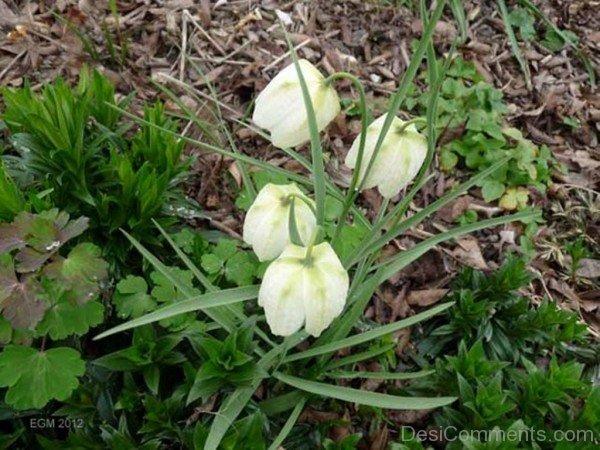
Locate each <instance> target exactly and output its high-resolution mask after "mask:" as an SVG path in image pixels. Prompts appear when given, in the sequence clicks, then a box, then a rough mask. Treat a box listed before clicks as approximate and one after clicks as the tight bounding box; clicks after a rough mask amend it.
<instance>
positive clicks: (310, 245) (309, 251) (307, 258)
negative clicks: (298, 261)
mask: <svg viewBox="0 0 600 450" xmlns="http://www.w3.org/2000/svg"><path fill="white" fill-rule="evenodd" d="M320 232H321V227H319V226H317V228H315V231H313V234H312V236H311V237H310V241H309V242H308V245H307V246H306V254H305V256H304V263H305V264H306V265H310V264H311V263H312V251H313V247H314V246H315V243H316V242H317V237H318V236H319V233H320Z"/></svg>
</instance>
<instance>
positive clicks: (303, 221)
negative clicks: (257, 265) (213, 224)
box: [243, 183, 316, 261]
mask: <svg viewBox="0 0 600 450" xmlns="http://www.w3.org/2000/svg"><path fill="white" fill-rule="evenodd" d="M291 194H294V195H298V196H302V197H304V198H306V196H305V195H304V194H303V193H302V191H301V190H300V188H298V186H297V185H296V184H294V183H292V184H288V185H276V184H267V185H266V186H265V187H263V188H262V189H261V190H260V192H259V193H258V195H257V197H256V200H255V201H254V203H253V204H252V206H251V207H250V209H249V210H248V212H247V213H246V218H245V220H244V231H243V235H244V236H243V237H244V242H246V243H248V244H249V245H251V246H252V249H253V250H254V253H256V256H257V257H258V259H259V260H260V261H269V260H272V259H275V258H277V257H278V256H279V255H280V254H281V252H282V251H283V249H284V248H285V246H286V245H287V244H289V243H290V235H289V214H290V205H291V202H290V203H288V204H284V203H282V201H283V200H285V199H287V198H288V197H289V196H290V195H291ZM309 201H310V202H311V203H313V205H314V202H312V200H309ZM295 213H296V224H297V225H298V231H299V233H300V236H301V238H302V239H303V241H305V242H306V241H307V240H308V239H309V238H310V236H312V233H313V231H314V229H315V227H316V218H315V216H314V214H313V212H312V210H311V209H310V208H309V207H308V205H306V204H305V203H304V202H303V201H302V200H300V199H296V200H295Z"/></svg>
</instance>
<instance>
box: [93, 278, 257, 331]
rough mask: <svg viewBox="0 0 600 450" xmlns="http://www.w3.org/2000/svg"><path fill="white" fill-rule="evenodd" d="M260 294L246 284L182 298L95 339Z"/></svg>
mask: <svg viewBox="0 0 600 450" xmlns="http://www.w3.org/2000/svg"><path fill="white" fill-rule="evenodd" d="M257 295H258V286H244V287H241V288H233V289H227V290H224V291H218V292H210V293H207V294H202V295H197V296H195V297H191V298H188V299H186V300H182V301H180V302H177V303H174V304H172V305H169V306H165V307H164V308H160V309H157V310H156V311H153V312H151V313H149V314H146V315H144V316H142V317H138V318H137V319H133V320H130V321H129V322H125V323H123V324H121V325H118V326H116V327H114V328H111V329H110V330H107V331H105V332H104V333H101V334H99V335H98V336H96V337H95V338H94V340H98V339H103V338H105V337H107V336H111V335H113V334H116V333H120V332H121V331H125V330H130V329H132V328H136V327H140V326H142V325H147V324H149V323H153V322H158V321H160V320H163V319H168V318H170V317H174V316H177V315H179V314H184V313H188V312H192V311H199V310H202V311H204V310H206V309H210V308H216V307H217V306H224V305H232V304H234V303H239V302H243V301H246V300H252V299H255V298H256V296H257Z"/></svg>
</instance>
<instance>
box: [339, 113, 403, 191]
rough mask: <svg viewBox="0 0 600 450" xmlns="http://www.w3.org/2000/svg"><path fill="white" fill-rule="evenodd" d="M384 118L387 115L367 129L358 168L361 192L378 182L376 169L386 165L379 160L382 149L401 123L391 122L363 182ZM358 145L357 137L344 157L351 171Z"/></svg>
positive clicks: (398, 121) (355, 159) (358, 137)
mask: <svg viewBox="0 0 600 450" xmlns="http://www.w3.org/2000/svg"><path fill="white" fill-rule="evenodd" d="M386 117H387V114H384V115H383V116H380V117H379V118H377V119H376V120H375V121H373V122H372V123H371V124H370V125H369V127H368V128H367V137H366V139H365V148H364V151H363V160H362V163H361V166H360V173H359V178H358V182H359V184H360V183H362V189H363V190H364V189H371V188H372V187H375V186H376V185H377V184H378V180H379V179H380V177H378V175H377V173H378V167H380V166H381V165H384V164H386V162H385V161H384V160H382V158H381V152H382V150H383V147H384V146H385V145H386V144H387V143H388V142H389V140H390V137H391V136H393V129H394V128H395V127H396V126H398V124H401V123H402V121H401V120H400V119H398V118H397V117H395V118H394V120H393V121H392V126H391V127H390V129H389V130H388V132H387V133H386V135H385V138H384V140H383V143H382V146H381V148H380V150H379V152H378V154H377V158H376V160H375V162H374V163H373V164H372V167H371V170H370V171H369V176H368V177H367V179H366V180H365V181H364V182H363V179H364V176H365V173H366V171H367V168H368V167H369V164H370V161H371V159H372V158H373V153H374V151H375V146H376V145H377V141H378V140H379V135H380V134H381V130H382V128H383V124H384V122H385V118H386ZM359 145H360V135H358V136H357V137H356V139H355V140H354V142H353V143H352V147H351V148H350V151H349V152H348V155H347V156H346V161H345V163H346V166H348V167H350V168H351V169H353V168H355V167H356V162H357V159H358V148H359Z"/></svg>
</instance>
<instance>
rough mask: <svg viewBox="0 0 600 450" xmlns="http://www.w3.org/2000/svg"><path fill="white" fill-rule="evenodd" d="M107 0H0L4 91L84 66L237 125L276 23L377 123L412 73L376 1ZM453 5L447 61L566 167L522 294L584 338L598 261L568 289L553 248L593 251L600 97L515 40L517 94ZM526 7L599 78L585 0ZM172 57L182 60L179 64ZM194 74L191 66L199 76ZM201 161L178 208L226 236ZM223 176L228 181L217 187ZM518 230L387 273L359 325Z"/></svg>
mask: <svg viewBox="0 0 600 450" xmlns="http://www.w3.org/2000/svg"><path fill="white" fill-rule="evenodd" d="M98 3H101V4H102V5H103V6H100V5H99V4H98ZM105 3H107V2H94V1H92V0H81V1H70V0H59V1H56V2H54V1H30V2H28V1H10V0H0V84H2V85H5V86H14V87H16V86H21V85H22V84H23V83H24V81H25V79H29V80H30V82H31V84H32V85H33V86H36V87H38V88H39V87H41V86H42V85H43V84H44V83H45V82H47V81H49V80H52V79H54V78H55V77H56V76H59V75H60V76H63V77H65V78H67V79H75V78H76V76H77V73H78V71H79V69H80V67H81V66H82V65H84V64H88V65H91V66H95V67H98V68H99V69H100V70H102V71H103V72H104V73H106V74H107V75H108V76H110V78H111V79H112V80H113V81H114V82H115V83H116V84H117V87H118V89H119V91H121V92H123V93H128V92H131V91H133V90H135V91H136V93H137V99H138V101H140V102H141V101H145V100H150V99H154V98H155V97H157V96H159V93H158V90H157V88H156V87H155V86H154V85H153V84H152V82H151V81H156V82H158V83H164V84H165V85H166V86H168V87H169V88H171V89H174V90H176V91H177V92H179V93H180V94H181V98H182V100H183V101H184V102H186V104H187V105H188V106H190V107H191V108H195V109H197V110H198V114H204V112H203V110H202V105H201V104H200V103H199V102H198V101H197V100H195V99H193V98H191V97H190V96H189V95H188V94H186V93H185V92H184V91H183V90H181V89H178V87H177V81H178V80H179V81H182V82H185V83H187V84H189V85H191V86H193V87H194V88H196V89H197V90H198V91H200V92H204V93H206V92H208V91H207V89H206V85H205V82H206V80H208V81H210V82H211V83H214V85H215V87H216V89H217V91H218V92H219V98H220V101H221V103H222V104H223V107H222V108H223V114H224V115H225V117H228V118H232V117H234V118H237V117H241V116H243V114H244V113H245V111H246V109H247V108H248V105H249V104H250V102H251V100H252V99H253V98H254V97H255V95H256V93H257V92H258V91H260V90H261V89H262V88H263V87H264V86H265V85H266V83H267V82H268V81H269V79H270V78H271V77H272V76H273V75H274V74H275V73H277V71H278V70H280V69H281V68H282V67H284V66H285V65H287V64H288V63H289V58H288V57H287V56H286V51H287V48H286V44H285V41H284V40H283V37H282V34H281V32H280V31H279V30H278V21H279V20H282V21H283V22H284V23H286V24H287V25H288V29H289V31H290V33H291V37H292V40H293V43H294V44H295V45H296V46H297V48H298V53H299V54H300V55H301V57H303V58H306V59H308V60H310V61H312V62H313V63H315V64H317V65H318V66H319V67H320V68H321V70H322V71H323V72H325V73H334V72H337V71H349V72H352V73H353V74H356V75H357V76H359V77H360V78H361V79H362V80H363V81H364V83H365V85H366V87H367V91H368V96H369V98H370V99H371V100H372V101H373V102H374V104H376V105H378V106H377V109H380V110H383V109H384V108H385V105H386V99H387V98H388V97H389V95H390V93H392V92H394V91H395V90H396V89H397V85H398V81H399V79H400V77H401V76H402V74H403V72H404V70H405V69H406V67H407V65H408V63H409V61H410V57H411V41H412V40H413V39H417V38H418V37H419V35H420V32H421V30H422V25H421V24H420V22H419V20H418V19H417V18H416V17H415V15H414V14H413V13H412V12H411V11H409V10H408V9H407V8H405V7H400V8H390V7H386V6H382V5H384V4H385V3H386V2H383V1H378V2H376V1H371V2H365V1H362V0H349V1H348V0H347V1H341V0H340V1H326V0H322V1H293V0H292V1H274V0H262V1H255V0H229V1H224V0H219V1H209V0H201V1H193V0H164V1H158V0H156V1H151V0H147V1H119V2H118V6H119V20H118V27H117V20H116V19H115V18H114V17H113V16H112V14H111V12H110V11H109V9H108V7H107V6H105ZM508 3H509V7H510V6H511V5H510V3H511V2H508ZM463 4H464V6H465V9H466V14H467V17H468V21H469V33H468V39H467V42H466V43H465V44H464V45H463V46H462V48H460V52H461V53H462V55H463V57H464V58H465V59H467V60H470V61H472V62H473V63H474V64H475V65H476V67H477V69H478V71H479V72H480V73H481V74H482V75H483V76H484V77H485V78H486V80H487V81H489V82H490V83H493V84H494V85H495V86H496V87H497V88H500V89H502V91H503V93H504V100H505V102H506V103H507V105H508V107H509V111H510V116H509V119H510V122H511V124H512V125H513V126H516V127H517V128H519V129H520V130H522V131H523V133H524V135H525V136H526V137H527V138H528V139H531V140H532V141H533V142H535V143H536V144H538V145H542V144H545V145H547V146H548V147H549V148H550V149H551V151H552V153H553V155H554V156H555V157H556V158H557V159H558V160H559V161H560V162H561V163H563V164H564V165H565V167H566V168H567V169H568V170H567V172H566V173H562V174H556V176H555V183H554V185H553V186H552V187H551V188H550V189H549V191H548V193H547V195H546V196H545V197H541V196H538V197H540V198H537V204H538V206H541V207H543V208H544V211H545V213H546V219H547V220H548V222H547V224H545V225H544V226H543V227H541V230H540V233H539V236H538V239H537V245H538V248H539V249H540V252H541V253H540V256H539V257H538V258H536V260H535V261H534V262H533V263H532V264H531V268H532V270H534V271H536V272H537V273H538V274H540V275H542V276H541V279H540V281H539V282H538V283H537V284H536V286H534V287H532V296H533V298H534V300H535V301H537V300H539V299H540V298H541V297H543V296H549V297H551V298H553V299H555V300H557V301H559V302H560V303H561V304H562V305H563V306H564V307H565V308H569V309H573V310H577V311H579V312H580V314H581V317H582V319H584V320H586V322H587V323H588V324H589V325H590V328H591V330H592V331H593V332H594V333H596V335H597V336H598V335H600V286H599V284H598V279H599V276H600V273H599V272H600V269H599V268H598V265H597V261H596V262H594V261H595V260H593V259H592V258H589V259H591V262H590V261H586V262H585V264H584V268H583V269H582V270H581V273H580V278H579V280H578V282H576V283H573V282H572V280H571V279H569V278H568V277H566V276H565V273H566V267H567V266H568V261H566V260H565V255H564V244H565V242H567V241H568V240H570V239H574V238H577V237H578V236H585V237H586V239H587V245H588V246H589V247H590V249H591V250H593V252H594V253H595V255H596V257H597V256H598V255H599V254H600V243H599V241H600V239H599V238H598V237H599V236H600V193H599V191H600V170H599V169H600V147H599V146H598V135H599V131H600V126H599V124H600V92H598V90H597V89H596V90H593V89H592V88H591V86H590V84H589V80H588V75H587V73H586V71H585V68H584V67H583V66H582V64H581V63H580V61H579V60H578V59H577V58H576V56H575V55H574V54H573V52H572V51H571V50H567V49H565V50H562V51H559V52H556V53H552V52H550V51H548V50H547V49H545V48H544V47H542V46H541V45H539V44H538V43H537V42H528V43H521V48H522V51H523V54H524V56H525V58H526V59H527V61H528V64H529V67H530V70H531V74H532V85H533V88H532V90H531V91H528V90H527V87H526V84H525V80H524V78H523V75H522V73H521V71H520V69H519V66H518V64H517V62H516V60H515V58H514V56H513V53H512V51H511V48H510V46H509V43H508V40H507V37H506V34H505V31H504V25H503V22H502V20H501V17H500V16H499V13H498V10H497V8H496V7H495V6H494V5H495V2H481V1H473V0H466V1H464V2H463ZM536 4H538V6H539V7H540V9H541V10H542V11H543V12H544V13H545V14H546V15H547V16H548V17H550V18H551V20H552V21H553V22H554V23H556V24H557V25H558V26H560V27H561V28H568V29H570V30H571V31H573V32H575V33H576V34H577V35H578V37H579V39H580V41H581V46H582V48H583V52H584V53H585V54H586V55H588V57H589V59H590V60H591V61H592V63H593V64H595V66H596V67H599V66H600V31H598V30H600V14H599V13H598V11H600V2H599V1H587V2H570V1H566V0H564V1H561V0H541V1H538V2H536ZM448 11H449V10H448ZM453 23H454V22H453V21H452V17H451V16H450V15H449V14H448V13H447V14H446V15H445V17H444V18H443V20H442V21H441V22H440V23H439V24H438V27H437V29H436V33H435V45H436V49H437V50H438V52H443V51H444V50H446V49H447V47H448V44H449V43H450V42H451V41H452V39H453V38H454V37H455V36H456V35H457V33H458V31H457V29H456V27H455V25H453ZM76 30H77V32H76ZM105 30H108V34H110V35H111V36H113V39H114V44H115V45H116V46H117V48H118V51H117V53H119V47H121V46H125V45H124V44H126V47H127V49H126V52H125V53H126V57H125V60H124V61H121V60H120V58H119V57H117V58H116V59H115V58H113V57H111V56H110V55H109V52H108V51H107V43H106V42H107V41H106V37H105V36H106V32H105ZM78 33H80V35H78ZM81 35H83V36H85V38H83V39H82V37H81ZM86 42H88V44H89V43H90V42H91V43H92V44H93V47H95V48H97V50H96V51H97V52H98V55H91V54H90V52H89V51H88V49H87V48H88V44H86ZM184 53H186V54H187V55H188V58H182V54H184ZM195 67H199V68H201V70H202V72H203V73H204V74H205V78H203V77H201V76H199V74H198V72H197V70H196V69H195ZM596 71H597V72H598V70H596ZM338 87H339V90H340V92H342V93H343V96H344V97H351V96H352V95H353V91H352V87H351V86H350V85H349V84H344V83H340V84H339V85H338ZM170 106H172V107H175V105H172V104H171V105H170ZM213 106H214V105H213ZM565 119H576V120H578V121H579V124H580V125H579V126H578V127H577V128H571V127H569V126H567V125H565V124H564V123H563V121H564V120H565ZM357 129H358V123H357V121H356V119H353V118H350V117H347V118H343V117H340V118H338V119H337V120H336V122H335V123H334V124H333V125H332V126H331V127H330V129H329V131H328V133H327V136H326V140H327V146H326V148H328V149H329V150H330V152H331V156H332V158H331V160H330V162H329V164H328V169H329V171H330V173H331V175H332V176H333V177H334V179H335V180H336V181H337V182H339V183H340V184H342V185H343V184H344V183H345V182H347V179H348V172H347V171H345V170H344V168H343V165H342V164H341V163H340V161H342V160H343V157H344V156H345V153H346V152H347V150H348V148H349V146H350V144H351V142H352V140H353V139H354V137H355V135H356V131H357ZM236 131H237V138H238V141H239V142H238V145H239V147H240V148H241V149H242V150H243V151H244V152H246V153H249V154H252V155H255V156H261V157H263V158H265V159H268V160H269V161H271V162H273V163H275V164H277V165H281V166H283V167H287V168H291V169H296V168H297V167H296V165H295V163H293V162H292V161H290V160H289V158H287V157H285V155H283V154H282V153H281V152H279V151H276V150H275V149H273V148H271V147H269V146H268V145H267V144H266V143H265V142H264V141H262V140H260V138H258V137H257V136H255V135H253V133H251V132H248V131H247V130H236ZM221 137H222V138H223V139H224V137H223V136H221ZM224 142H225V141H224ZM190 151H191V152H196V153H198V152H199V151H198V150H197V149H190ZM199 156H200V158H199V160H198V164H197V166H196V167H195V174H194V177H193V183H192V185H191V186H190V190H189V193H190V195H191V196H193V197H195V198H196V199H197V200H198V201H199V202H200V203H201V204H202V205H203V206H204V207H205V208H206V209H207V210H208V211H209V212H210V213H211V214H212V216H213V218H214V220H215V223H216V224H219V226H221V227H222V229H225V230H227V229H231V230H233V231H239V230H240V224H241V219H242V218H243V216H242V214H241V213H240V211H238V210H237V208H236V207H235V205H234V201H235V194H234V193H233V190H232V180H233V184H235V183H239V182H240V177H239V170H238V168H237V166H236V164H235V163H233V161H231V160H227V159H224V158H222V157H217V156H215V155H207V154H205V153H200V155H199ZM226 173H227V174H229V175H230V176H227V177H224V176H223V174H226ZM454 177H455V175H445V174H436V177H435V179H434V181H433V182H432V183H431V185H430V187H428V188H427V189H426V190H425V192H424V193H423V194H422V195H421V197H420V198H419V199H417V202H416V204H417V205H422V204H425V203H427V202H430V201H432V200H434V199H435V198H437V197H438V196H440V195H441V194H443V193H444V192H445V191H446V190H447V189H448V188H449V187H450V186H451V185H452V184H453V183H454V182H455V181H456V180H455V179H454ZM471 195H472V196H473V197H463V198H462V199H458V200H457V201H456V202H455V203H454V204H452V205H450V206H449V207H448V209H447V210H446V211H445V212H444V214H443V215H438V216H436V217H434V218H432V220H431V221H430V222H429V224H428V225H427V226H426V227H423V228H419V229H418V230H414V231H413V232H411V233H408V234H407V235H406V236H404V237H402V238H401V239H398V240H397V241H396V242H394V243H393V244H392V245H391V246H390V248H389V249H388V250H389V251H391V252H397V251H401V250H402V249H404V248H407V247H410V246H411V245H413V244H414V243H415V242H417V241H419V240H421V239H423V238H424V237H427V236H428V235H429V234H430V233H434V232H439V231H440V230H443V229H447V228H448V227H450V226H451V224H449V223H447V222H445V221H444V220H443V217H448V216H454V217H457V216H458V215H460V214H461V213H462V212H463V211H464V210H465V208H466V207H467V206H470V207H473V205H475V206H474V207H476V208H478V210H479V211H480V212H481V213H482V214H483V215H484V216H485V215H488V216H494V215H498V214H501V213H502V211H501V210H500V209H499V208H496V207H495V206H493V205H487V204H485V203H484V202H483V201H482V199H481V198H479V197H478V196H477V193H476V192H475V193H472V194H471ZM378 201H379V200H378V198H376V196H372V195H370V194H369V193H367V194H366V195H365V196H363V202H364V205H365V206H367V207H370V208H372V209H373V210H376V209H377V208H378V206H379V205H378ZM520 232H521V230H520V228H519V227H518V226H514V225H509V226H506V227H505V228H504V229H503V230H502V231H500V232H498V231H485V232H482V233H479V234H477V235H476V237H465V238H462V239H459V240H457V241H456V242H455V243H452V244H448V245H446V246H444V247H443V248H439V249H437V250H436V251H435V252H430V253H429V254H428V255H426V256H425V257H424V258H423V259H422V260H421V261H419V262H417V263H415V264H413V265H412V266H410V267H409V268H408V269H407V270H405V271H404V272H403V273H401V274H398V276H397V277H396V278H395V279H393V280H392V282H391V284H390V286H388V287H386V288H385V289H384V290H382V291H381V292H380V293H379V296H378V298H377V299H376V300H375V301H374V302H373V304H372V306H371V307H370V308H369V310H368V311H367V315H368V316H369V317H372V318H374V319H376V320H380V321H383V322H387V321H390V320H395V319H396V318H397V317H404V316H406V315H409V314H411V312H412V310H413V308H418V307H422V306H427V305H430V304H433V303H435V302H436V301H439V300H440V299H441V298H442V296H443V293H444V292H445V289H446V288H447V285H448V281H449V280H450V279H451V277H452V275H453V274H454V273H455V272H456V270H457V269H458V268H460V267H463V266H472V267H475V268H478V269H494V268H496V267H498V265H499V263H500V258H501V255H502V254H503V252H505V251H506V250H515V249H516V248H517V247H518V244H519V239H518V235H519V233H520ZM382 433H383V432H382ZM373 448H378V447H377V446H375V447H373Z"/></svg>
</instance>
